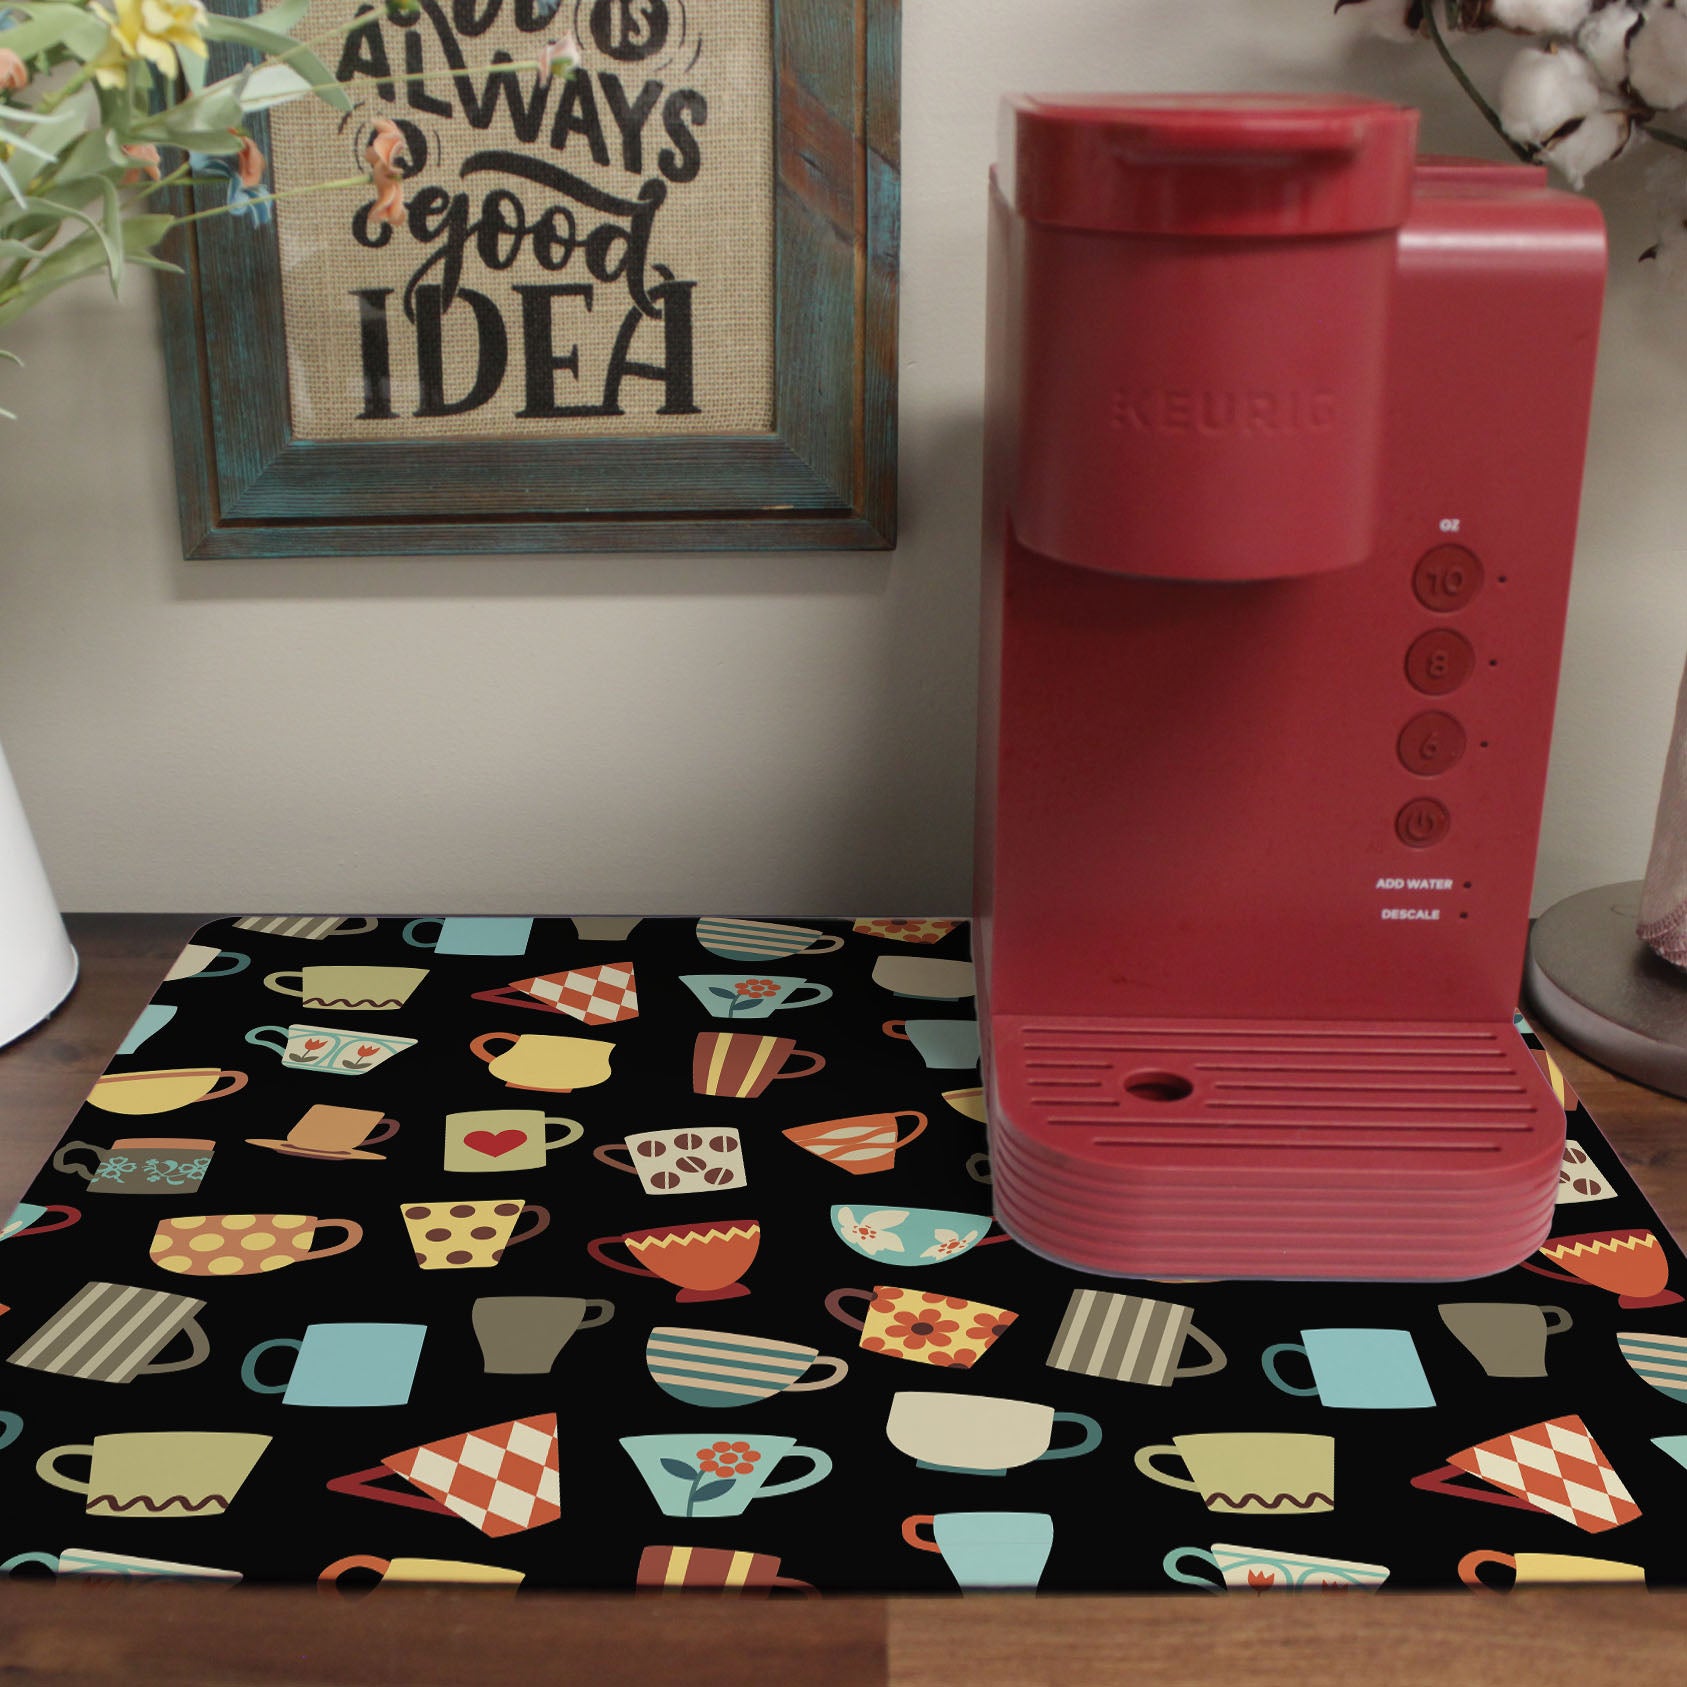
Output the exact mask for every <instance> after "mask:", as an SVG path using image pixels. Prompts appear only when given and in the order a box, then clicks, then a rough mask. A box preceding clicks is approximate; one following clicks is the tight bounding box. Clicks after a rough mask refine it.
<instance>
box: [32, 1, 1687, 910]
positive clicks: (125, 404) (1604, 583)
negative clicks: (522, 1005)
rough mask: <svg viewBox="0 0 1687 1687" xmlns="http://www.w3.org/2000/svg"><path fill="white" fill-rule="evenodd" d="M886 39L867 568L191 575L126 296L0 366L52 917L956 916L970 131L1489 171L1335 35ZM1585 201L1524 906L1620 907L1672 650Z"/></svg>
mask: <svg viewBox="0 0 1687 1687" xmlns="http://www.w3.org/2000/svg"><path fill="white" fill-rule="evenodd" d="M904 5H905V19H904V40H903V102H904V124H903V188H904V197H903V253H904V273H903V296H902V359H901V362H902V464H901V475H902V541H901V544H900V546H899V548H898V549H897V550H896V551H894V552H891V553H865V554H849V555H824V556H803V555H782V554H778V553H763V554H751V555H734V556H726V557H719V556H702V557H689V556H687V557H674V556H648V557H629V558H603V557H566V556H564V557H528V558H514V559H499V558H451V559H434V560H415V561H412V560H404V559H399V558H394V559H366V560H346V561H302V562H264V561H260V562H245V563H232V562H224V563H195V564H187V563H183V562H182V561H181V560H180V546H179V541H178V536H177V529H176V518H175V506H174V493H173V467H172V463H171V455H170V445H169V436H168V430H167V426H166V420H165V402H164V382H163V370H162V365H161V357H160V352H159V348H158V337H157V332H156V327H155V318H154V314H153V307H152V301H151V298H150V296H149V295H148V294H147V291H146V289H145V288H144V287H137V288H136V290H135V296H133V297H131V298H130V299H129V300H128V301H127V302H126V303H124V304H122V305H113V303H112V302H111V300H110V299H109V297H108V296H107V295H106V294H105V293H104V292H103V291H102V290H101V289H100V287H99V286H98V284H89V285H86V286H84V287H83V288H82V290H81V291H79V292H72V293H69V294H63V295H60V297H59V301H58V302H57V303H56V304H54V305H52V306H51V307H49V308H48V309H45V310H43V311H42V312H40V313H39V314H38V315H37V316H35V317H34V318H32V319H29V320H26V321H25V322H23V323H22V324H19V325H17V326H16V327H15V328H14V329H12V330H10V331H9V332H8V335H7V336H6V343H8V344H10V345H11V346H12V347H14V348H15V349H16V350H18V351H19V352H22V353H23V354H24V355H25V356H26V357H27V358H28V363H29V367H28V369H27V370H26V371H24V372H23V373H21V374H17V373H13V372H6V373H4V374H0V403H4V404H5V405H7V407H8V408H11V409H14V410H18V411H19V412H21V414H22V417H23V420H22V422H21V423H19V424H0V451H3V456H0V462H4V464H5V478H4V488H5V491H4V498H3V502H0V739H3V741H4V743H5V745H6V748H7V753H8V755H9V756H10V758H11V761H12V765H13V768H14V771H15V773H16V776H17V780H18V783H19V786H20V787H21V789H22V791H23V794H24V798H25V801H26V803H27V804H28V806H29V809H30V811H31V814H32V816H33V819H34V823H35V828H36V832H37V837H38V841H39V843H40V846H41V851H42V854H43V856H44V858H45V859H46V861H47V864H48V868H49V871H50V873H51V875H52V877H53V880H54V882H55V885H56V888H57V891H58V894H59V898H60V901H61V903H62V904H63V905H64V906H65V907H67V908H73V909H88V910H105V909H129V910H167V909H195V910H197V909H205V910H213V911H237V912H238V911H257V910H258V909H260V908H261V909H264V910H275V909H292V910H297V909H301V908H302V909H307V910H316V909H321V908H332V909H336V910H338V909H353V910H358V911H373V912H381V911H393V912H396V911H406V910H407V911H413V912H420V911H428V910H431V911H445V910H448V909H450V910H457V911H461V912H475V911H483V912H484V911H497V910H505V911H516V910H531V911H541V910H547V909H548V910H551V911H554V912H567V911H571V910H573V911H592V910H597V911H605V912H608V911H628V912H635V911H641V912H649V913H679V912H685V911H692V912H697V911H705V910H716V911H726V910H736V911H742V912H754V911H762V912H767V913H781V912H783V913H799V912H804V911H806V912H810V913H824V912H842V913H851V912H856V913H895V912H904V913H906V912H915V913H918V912H937V911H947V910H959V909H962V908H964V907H965V905H966V903H967V900H968V893H969V882H970V848H971V842H970V827H971V787H972V729H973V688H974V677H973V660H974V623H975V616H976V603H977V590H976V583H975V576H976V556H975V533H976V526H977V522H976V514H975V511H976V505H977V496H978V466H977V456H978V436H979V394H980V380H981V371H980V346H981V326H982V318H983V267H984V266H983V244H984V228H983V215H982V213H983V197H982V195H983V179H984V172H985V169H986V167H987V165H988V163H989V161H990V159H991V157H992V153H993V148H994V133H995V103H996V98H997V95H998V94H999V93H1000V92H1002V91H1003V90H1008V89H1019V88H1028V89H1039V90H1045V91H1046V90H1072V89H1077V88H1099V87H1117V88H1126V89H1140V90H1171V89H1214V88H1220V89H1222V88H1229V89H1243V88H1252V87H1258V88H1284V89H1294V88H1331V89H1334V88H1348V89H1352V90H1354V91H1358V92H1370V93H1376V94H1380V95H1384V96H1388V97H1392V98H1397V99H1403V100H1407V101H1410V102H1411V103H1414V104H1418V105H1420V106H1422V107H1423V108H1424V112H1425V124H1424V141H1425V144H1426V146H1427V147H1429V148H1430V149H1432V150H1437V151H1464V152H1480V153H1484V154H1486V155H1489V156H1497V155H1498V154H1497V152H1496V148H1495V143H1494V141H1493V139H1492V137H1491V136H1490V135H1489V134H1488V132H1487V130H1486V129H1485V128H1484V127H1483V125H1482V123H1481V121H1480V119H1479V118H1477V117H1476V116H1475V115H1474V113H1473V112H1472V111H1471V110H1470V109H1469V107H1468V106H1467V105H1466V104H1465V102H1464V100H1463V97H1462V95H1460V94H1459V93H1458V92H1457V91H1456V89H1454V88H1453V87H1452V86H1451V84H1450V82H1449V80H1448V78H1447V77H1446V75H1445V74H1444V72H1442V70H1441V69H1440V67H1439V65H1438V64H1437V63H1436V62H1435V60H1434V59H1433V56H1432V55H1431V53H1430V51H1429V49H1428V48H1427V47H1398V46H1394V45H1391V44H1389V43H1386V42H1381V41H1376V40H1371V39H1368V38H1362V37H1361V36H1360V35H1359V34H1358V32H1357V31H1356V29H1355V27H1354V26H1353V23H1352V21H1351V20H1352V17H1353V14H1352V12H1351V11H1349V12H1344V13H1342V14H1341V16H1340V17H1339V18H1332V16H1331V14H1330V6H1329V0H1184V3H1183V4H1180V5H1167V4H1165V3H1164V0H904ZM1479 45H1480V47H1481V49H1482V50H1480V51H1478V52H1477V53H1476V54H1475V55H1474V62H1475V63H1476V64H1477V65H1478V67H1479V68H1481V67H1486V68H1487V69H1488V71H1490V72H1491V70H1492V67H1493V66H1495V65H1496V64H1497V63H1499V62H1500V59H1501V58H1502V57H1503V54H1504V52H1505V50H1506V48H1505V44H1504V43H1499V42H1493V43H1482V44H1479ZM1595 184H1596V187H1597V188H1598V189H1599V197H1600V198H1601V200H1602V202H1603V203H1604V204H1605V206H1606V210H1607V214H1608V216H1609V217H1610V219H1611V224H1612V248H1613V254H1614V256H1613V260H1612V277H1611V291H1610V300H1609V305H1608V309H1607V316H1606V328H1605V340H1604V345H1603V351H1602V356H1601V366H1600V378H1599V389H1598V395H1597V405H1596V414H1595V417H1594V427H1593V444H1592V451H1591V456H1590V460H1589V468H1588V482H1587V489H1586V495H1585V499H1584V509H1583V521H1582V529H1581V536H1580V550H1579V560H1578V572H1577V584H1576V589H1575V595H1574V600H1573V603H1572V607H1571V619H1570V630H1569V639H1568V646H1567V651H1566V658H1565V675H1564V685H1563V691H1562V697H1561V703H1560V709H1559V717H1558V729H1557V739H1556V747H1555V753H1554V757H1553V764H1552V777H1551V785H1550V789H1549V792H1548V799H1547V812H1546V830H1545V837H1544V842H1543V846H1542V852H1541V862H1540V873H1539V879H1538V883H1537V887H1536V891H1537V905H1538V906H1545V905H1547V904H1549V903H1551V902H1552V901H1554V900H1556V899H1557V898H1559V897H1560V896H1563V895H1567V894H1569V893H1571V892H1573V891H1575V890H1578V889H1582V888H1585V887H1587V886H1589V885H1593V884H1599V883H1603V882H1606V881H1609V880H1615V879H1629V878H1638V877H1640V876H1641V874H1642V872H1643V871H1644V867H1645V861H1646V849H1647V843H1648V840H1649V838H1650V833H1651V823H1652V813H1653V808H1654V804H1655V802H1656V797H1657V789H1658V781H1659V777H1660V774H1661V770H1662V765H1663V756H1664V748H1665V743H1666V740H1667V736H1668V731H1669V723H1670V715H1671V709H1672V705H1673V700H1674V695H1675V688H1676V684H1677V681H1678V679H1679V676H1680V671H1681V664H1682V658H1683V653H1684V651H1687V582H1683V580H1682V579H1681V577H1680V575H1679V572H1678V570H1679V567H1680V561H1681V552H1682V549H1683V546H1682V543H1681V532H1680V524H1679V518H1678V517H1677V510H1678V508H1679V500H1680V490H1681V484H1682V479H1683V473H1684V470H1683V462H1682V452H1681V449H1680V442H1681V440H1682V438H1683V437H1684V435H1683V423H1684V422H1687V381H1684V380H1683V378H1682V376H1683V365H1684V363H1687V351H1684V349H1683V346H1684V341H1683V337H1682V334H1681V328H1682V325H1683V321H1684V318H1687V298H1676V299H1668V298H1660V297H1659V296H1657V294H1656V292H1655V289H1654V288H1653V286H1652V284H1651V282H1650V280H1649V276H1648V272H1647V267H1646V266H1640V265H1637V264H1636V262H1635V261H1634V260H1635V255H1636V254H1637V253H1638V252H1639V251H1640V250H1641V249H1642V248H1643V247H1644V246H1645V245H1646V244H1647V243H1648V242H1649V240H1650V238H1651V235H1650V231H1649V226H1648V222H1647V216H1648V213H1647V208H1646V202H1645V196H1644V193H1643V190H1642V188H1641V186H1640V169H1639V167H1638V166H1635V165H1629V164H1625V165H1621V166H1618V167H1617V173H1616V174H1615V175H1614V176H1613V177H1612V179H1611V180H1610V181H1609V182H1607V181H1606V180H1605V179H1603V178H1598V177H1596V178H1595Z"/></svg>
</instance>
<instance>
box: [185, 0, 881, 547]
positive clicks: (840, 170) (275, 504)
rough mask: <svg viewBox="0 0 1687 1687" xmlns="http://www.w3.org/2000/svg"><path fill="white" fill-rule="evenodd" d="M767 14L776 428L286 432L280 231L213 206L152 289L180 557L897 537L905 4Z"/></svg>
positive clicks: (874, 0)
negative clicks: (332, 437)
mask: <svg viewBox="0 0 1687 1687" xmlns="http://www.w3.org/2000/svg"><path fill="white" fill-rule="evenodd" d="M227 3H229V4H230V9H233V8H234V7H236V6H237V7H238V8H239V9H240V10H241V11H251V10H254V9H255V8H254V7H253V6H252V5H251V4H250V0H227ZM772 6H773V21H774V65H775V77H776V81H775V87H774V91H773V93H774V134H775V146H776V152H777V157H776V163H775V190H774V217H775V230H774V253H775V259H774V261H775V329H774V333H775V340H776V345H775V399H774V426H773V431H772V432H770V433H765V434H732V435H721V434H716V435H672V434H670V435H663V436H660V437H647V438H602V439H591V438H586V439H581V438H571V439H558V440H555V441H547V440H528V439H508V438H502V439H484V440H474V439H452V440H422V439H418V440H414V441H404V440H396V441H395V440H384V441H379V442H375V441H372V442H368V443H363V442H340V441H323V440H305V439H295V438H294V437H293V435H292V432H291V428H290V426H289V421H288V417H289V407H288V402H287V357H286V345H285V332H284V325H283V321H282V308H281V279H280V255H279V247H278V243H277V241H276V239H275V231H274V229H273V227H271V228H270V229H268V230H263V231H259V233H258V237H257V238H254V234H253V231H252V230H251V229H250V228H249V227H248V226H246V225H244V224H240V223H237V222H235V221H234V220H233V219H230V218H225V217H213V218H210V219H207V220H206V221H204V222H200V223H192V224H189V225H187V226H186V227H184V228H178V229H177V230H175V231H174V232H173V233H172V235H171V236H170V239H169V241H168V242H167V243H166V245H165V247H164V250H163V255H164V256H166V257H168V258H169V259H170V260H171V261H172V262H174V263H177V264H179V265H180V266H181V268H182V271H183V274H182V275H180V276H165V277H161V278H160V284H159V294H160V301H161V308H162V314H163V321H164V339H165V357H166V367H167V373H168V378H169V387H170V414H171V426H172V431H173V434H174V440H175V457H176V480H177V499H178V504H179V508H180V513H181V525H182V550H183V555H184V556H185V557H187V558H190V559H198V558H223V557H254V556H312V557H320V556H339V555H371V554H373V555H389V554H397V555H403V554H423V553H426V554H439V553H450V554H456V553H471V552H532V551H669V550H697V551H714V550H841V549H884V548H888V547H890V546H893V545H894V544H895V542H896V449H897V349H896V339H897V321H896V318H897V291H898V259H899V232H900V136H901V106H900V36H901V0H772ZM258 139H259V144H260V145H262V144H264V137H263V136H261V135H259V136H258ZM218 192H219V194H220V192H221V189H219V190H218ZM179 208H181V209H188V208H191V204H190V202H184V203H182V204H181V205H180V207H179Z"/></svg>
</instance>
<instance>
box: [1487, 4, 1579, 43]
mask: <svg viewBox="0 0 1687 1687" xmlns="http://www.w3.org/2000/svg"><path fill="white" fill-rule="evenodd" d="M1488 9H1489V13H1490V15H1491V16H1492V17H1493V20H1494V22H1495V23H1497V24H1503V25H1504V26H1505V27H1506V28H1507V29H1520V30H1522V31H1524V32H1525V33H1526V34H1529V35H1563V36H1570V35H1574V34H1575V33H1576V30H1577V28H1578V26H1579V25H1581V24H1582V23H1584V22H1585V21H1586V20H1587V16H1588V14H1589V13H1590V12H1591V11H1592V10H1593V0H1490V4H1489V8H1488Z"/></svg>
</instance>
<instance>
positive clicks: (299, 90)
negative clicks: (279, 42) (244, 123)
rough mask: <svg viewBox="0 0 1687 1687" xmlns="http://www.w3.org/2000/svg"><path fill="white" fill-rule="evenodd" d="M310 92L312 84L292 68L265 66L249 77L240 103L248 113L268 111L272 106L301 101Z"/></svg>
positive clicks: (281, 65) (259, 67)
mask: <svg viewBox="0 0 1687 1687" xmlns="http://www.w3.org/2000/svg"><path fill="white" fill-rule="evenodd" d="M310 91H311V86H310V83H309V82H307V81H306V80H305V78H304V77H303V76H301V75H300V74H299V73H298V71H296V70H294V69H292V68H291V67H290V66H288V65H284V64H264V65H259V66H258V68H257V69H256V70H254V71H253V72H252V74H251V75H250V76H249V77H247V79H246V92H245V93H244V95H242V97H241V102H240V103H241V104H242V105H243V106H244V107H245V108H246V110H247V111H248V112H252V111H267V110H269V108H270V107H271V106H272V105H283V104H285V103H286V102H287V101H288V100H296V99H300V98H302V97H303V96H304V95H306V94H308V93H309V92H310Z"/></svg>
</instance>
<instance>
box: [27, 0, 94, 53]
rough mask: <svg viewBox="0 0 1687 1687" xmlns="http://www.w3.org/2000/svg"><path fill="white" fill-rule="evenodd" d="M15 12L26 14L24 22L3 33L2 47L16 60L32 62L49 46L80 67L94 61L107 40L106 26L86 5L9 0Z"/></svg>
mask: <svg viewBox="0 0 1687 1687" xmlns="http://www.w3.org/2000/svg"><path fill="white" fill-rule="evenodd" d="M10 3H11V5H12V7H13V9H14V10H15V11H20V12H26V13H28V18H27V20H26V21H25V22H23V23H20V24H15V25H14V26H13V27H12V28H11V29H8V30H7V31H6V45H7V46H8V47H10V48H11V49H12V51H13V52H14V53H16V54H17V55H18V57H19V58H20V59H32V58H35V57H36V56H37V55H38V54H40V53H44V52H46V51H48V50H49V49H50V48H53V47H63V48H65V49H66V50H67V51H69V52H70V53H72V54H74V56H75V57H77V58H79V59H81V60H82V62H83V63H84V64H86V63H87V62H88V60H89V59H94V58H98V57H99V55H100V54H101V52H103V51H104V49H105V44H106V41H107V39H108V38H109V37H110V34H111V30H110V26H109V25H108V24H107V23H106V22H105V20H104V19H103V18H100V17H97V16H96V15H95V14H94V13H92V12H90V11H89V10H88V8H87V7H86V6H70V5H63V4H46V3H42V4H35V3H34V0H29V3H23V0H10Z"/></svg>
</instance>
